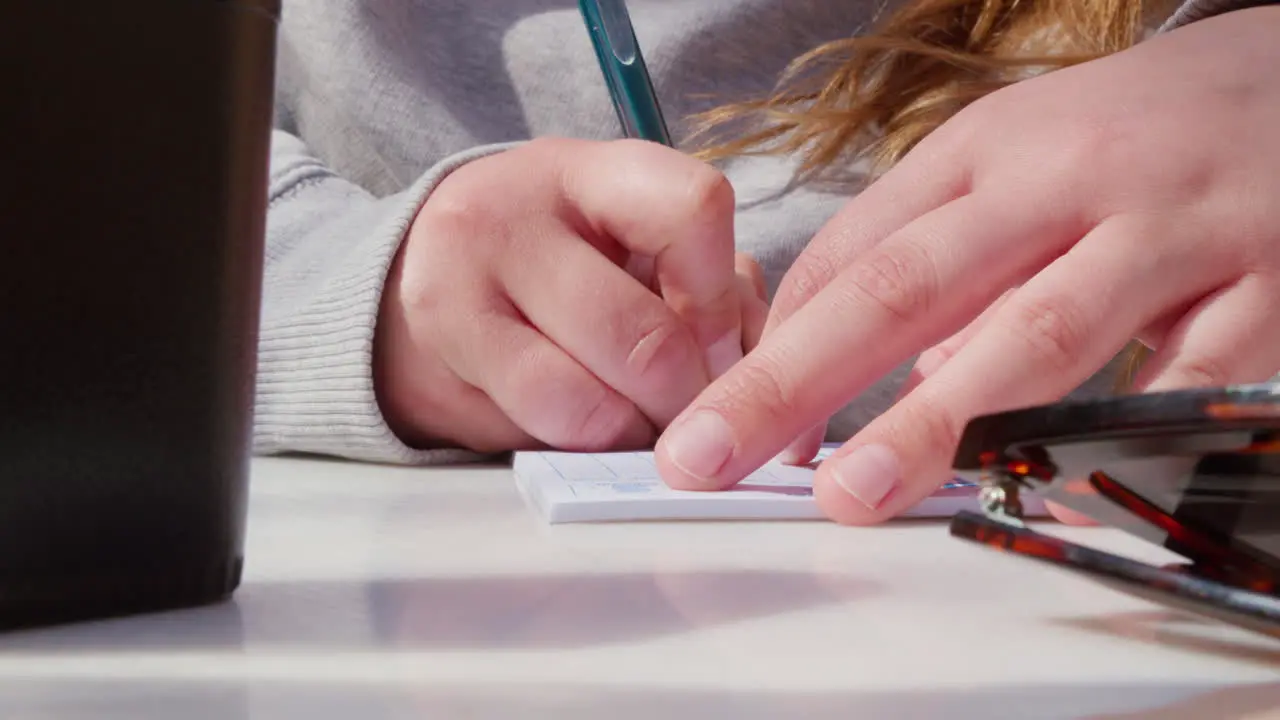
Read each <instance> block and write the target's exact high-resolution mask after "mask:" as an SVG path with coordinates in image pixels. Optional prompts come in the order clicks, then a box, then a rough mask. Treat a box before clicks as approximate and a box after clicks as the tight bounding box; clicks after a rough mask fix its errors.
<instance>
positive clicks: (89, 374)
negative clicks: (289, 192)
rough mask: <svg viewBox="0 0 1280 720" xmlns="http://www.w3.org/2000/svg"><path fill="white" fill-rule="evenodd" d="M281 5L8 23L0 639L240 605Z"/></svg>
mask: <svg viewBox="0 0 1280 720" xmlns="http://www.w3.org/2000/svg"><path fill="white" fill-rule="evenodd" d="M279 13H280V0H126V1H125V2H100V1H94V2H90V1H88V0H67V1H65V2H60V1H56V0H6V1H5V3H4V11H3V13H0V16H3V18H2V19H0V88H3V93H2V97H3V100H2V101H0V103H2V104H0V147H3V152H0V176H3V177H4V178H5V179H4V180H3V181H2V184H3V192H2V194H0V626H3V627H5V628H13V627H19V626H29V625H35V624H48V623H53V622H65V621H71V620H84V619H92V618H102V617H108V616H116V615H125V614H134V613H139V612H149V611H156V610H163V609H173V608H181V607H189V606H194V605H200V604H206V603H210V602H216V601H219V600H223V599H226V598H228V597H229V596H230V595H231V594H232V593H233V591H234V590H235V589H236V587H237V586H238V585H239V582H240V574H241V568H242V566H243V562H244V550H243V546H244V523H245V509H246V492H247V483H248V471H249V457H250V451H251V444H250V443H251V441H250V438H251V425H252V407H253V382H254V372H255V367H256V357H255V356H256V349H257V335H258V306H259V301H260V294H261V284H262V261H263V237H264V233H265V218H266V199H267V168H268V157H269V144H270V130H271V116H272V91H273V84H274V80H275V77H274V63H275V50H276V33H277V25H278V19H279Z"/></svg>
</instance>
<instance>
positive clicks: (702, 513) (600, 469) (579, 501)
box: [514, 447, 1045, 524]
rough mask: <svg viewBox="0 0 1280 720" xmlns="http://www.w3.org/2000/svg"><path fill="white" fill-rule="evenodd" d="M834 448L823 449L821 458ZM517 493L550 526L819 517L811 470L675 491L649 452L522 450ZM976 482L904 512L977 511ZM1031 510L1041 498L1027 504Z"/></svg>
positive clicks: (778, 468)
mask: <svg viewBox="0 0 1280 720" xmlns="http://www.w3.org/2000/svg"><path fill="white" fill-rule="evenodd" d="M833 449H834V447H826V448H823V450H822V452H821V453H819V455H818V458H819V459H822V458H825V457H826V456H827V455H829V454H830V452H831V451H832V450H833ZM514 470H515V473H514V474H515V480H516V485H517V487H519V489H520V492H521V493H522V494H523V495H524V496H525V498H526V499H527V500H528V502H529V504H531V505H532V506H533V507H534V509H535V510H536V511H537V512H538V513H540V514H541V515H542V516H543V518H544V519H545V520H546V521H547V522H548V523H552V524H557V523H578V522H605V521H627V520H820V519H824V518H825V516H824V515H823V514H822V512H821V511H820V510H819V509H818V507H817V504H816V502H815V501H814V498H813V473H814V471H813V469H812V468H809V467H795V466H791V465H784V464H782V463H779V462H776V461H775V462H771V463H769V464H768V465H765V466H764V467H762V468H760V469H759V470H757V471H756V472H754V473H752V474H751V475H749V476H747V477H746V478H745V479H744V480H743V481H742V482H741V483H739V484H738V485H737V486H736V487H734V488H733V489H730V490H725V491H721V492H690V491H682V490H672V489H671V488H669V487H667V485H666V484H665V483H664V482H663V481H662V479H661V478H660V477H659V476H658V470H657V467H656V466H655V465H654V461H653V453H652V452H618V453H565V452H520V453H516V456H515V467H514ZM977 497H978V493H977V487H976V486H974V485H972V484H970V483H966V482H963V481H958V480H957V481H955V482H952V483H948V484H947V485H945V486H943V487H942V488H940V489H939V490H938V491H937V492H936V493H934V494H933V495H932V496H930V497H928V498H926V499H925V500H924V501H922V502H921V503H919V504H918V505H916V506H915V507H914V508H912V509H911V510H909V511H908V512H906V513H904V514H903V515H902V517H916V518H920V517H931V518H945V517H950V516H952V515H954V514H955V513H956V512H957V511H959V510H962V509H969V510H977V509H978V499H977ZM1024 505H1025V512H1027V513H1028V514H1029V515H1044V514H1045V509H1044V506H1043V503H1040V502H1038V501H1037V500H1036V499H1035V498H1027V499H1026V500H1025V501H1024Z"/></svg>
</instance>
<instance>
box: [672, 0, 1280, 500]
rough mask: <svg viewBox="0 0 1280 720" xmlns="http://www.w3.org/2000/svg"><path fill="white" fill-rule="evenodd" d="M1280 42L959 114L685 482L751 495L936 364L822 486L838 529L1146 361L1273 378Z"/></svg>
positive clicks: (826, 242)
mask: <svg viewBox="0 0 1280 720" xmlns="http://www.w3.org/2000/svg"><path fill="white" fill-rule="evenodd" d="M1277 37H1280V7H1261V8H1257V9H1252V10H1241V11H1237V12H1233V13H1229V14H1226V15H1223V16H1220V17H1217V18H1213V19H1208V20H1202V21H1199V22H1196V23H1194V24H1192V25H1189V26H1187V27H1184V28H1182V29H1179V30H1175V31H1173V32H1170V33H1168V34H1165V35H1162V36H1158V37H1156V38H1153V39H1151V40H1149V41H1146V42H1143V43H1141V44H1139V45H1138V46H1136V47H1134V48H1132V49H1130V50H1127V51H1124V52H1121V53H1117V54H1115V55H1112V56H1109V57H1106V58H1103V59H1100V60H1096V61H1093V62H1091V63H1087V64H1083V65H1079V66H1076V67H1073V68H1069V69H1065V70H1060V71H1057V72H1053V73H1050V74H1047V75H1044V76H1041V77H1037V78H1034V79H1031V80H1027V81H1024V82H1021V83H1018V84H1016V85H1013V86H1010V87H1007V88H1005V89H1003V90H1000V91H998V92H996V93H993V94H992V95H990V96H988V97H987V98H985V99H983V100H981V101H979V102H977V103H975V104H973V105H971V106H970V107H969V108H967V109H966V110H964V111H963V112H961V113H959V114H958V115H957V116H956V117H954V118H953V119H952V120H951V121H950V122H948V123H946V124H944V125H943V126H942V127H941V128H939V129H938V130H937V131H936V132H934V133H933V134H932V135H930V136H929V137H928V138H927V139H926V140H925V141H924V142H922V143H921V144H920V145H919V146H918V147H916V148H915V149H914V150H913V151H912V152H911V153H909V154H908V156H907V157H906V158H904V160H903V161H902V162H901V163H900V164H899V165H898V166H897V167H895V168H894V169H893V170H891V171H890V172H888V173H887V174H886V175H885V176H884V177H883V178H881V179H880V180H879V181H878V182H876V183H875V184H873V185H872V186H871V187H870V188H868V189H867V190H866V191H865V192H863V193H862V194H860V195H859V196H858V197H857V198H855V199H854V200H853V201H852V202H850V203H849V204H848V205H847V206H846V207H845V208H844V209H843V210H842V211H841V212H840V213H839V214H838V215H837V216H836V217H835V218H833V220H832V221H831V222H830V223H829V224H828V225H827V226H826V227H825V228H824V229H823V230H822V231H821V232H820V233H819V235H818V236H817V237H816V238H815V239H814V240H813V242H812V243H811V245H810V247H809V248H808V249H807V250H806V251H805V253H804V254H803V255H802V256H801V257H800V258H799V259H798V260H797V263H796V265H795V266H794V267H793V268H792V269H791V271H790V272H789V273H788V274H787V276H786V278H785V279H784V281H783V283H782V286H781V288H780V290H779V292H778V293H777V297H776V300H775V306H774V308H773V311H772V316H771V317H770V320H769V325H768V328H767V331H766V334H765V337H764V339H763V341H762V342H761V344H760V345H759V346H758V347H757V348H756V349H755V350H754V351H753V352H751V353H750V354H749V355H748V356H747V358H746V359H745V360H743V361H742V362H740V363H738V364H737V365H736V366H735V367H734V368H733V369H732V370H730V371H729V372H728V373H727V374H725V375H724V376H722V377H721V378H720V379H719V380H718V381H716V382H714V383H713V384H712V385H711V386H710V387H709V388H708V389H707V390H705V391H704V392H703V393H702V394H701V395H700V396H699V397H698V398H697V399H696V400H695V401H694V402H693V403H692V404H691V405H690V406H689V407H688V408H687V409H686V410H684V411H683V412H682V413H681V414H680V415H679V416H678V417H677V419H676V420H675V422H674V423H673V424H672V426H671V427H670V428H669V429H668V430H667V432H666V433H665V434H664V435H663V436H662V438H661V439H660V441H659V443H658V448H657V458H658V463H659V467H660V469H661V471H662V474H663V477H664V478H666V480H667V482H668V483H669V484H670V485H672V486H674V487H677V488H684V489H703V490H713V489H720V488H725V487H728V486H731V485H733V484H734V483H736V482H737V481H738V480H740V479H741V478H742V477H743V476H745V475H746V474H747V473H749V472H750V471H751V470H753V469H754V468H757V467H759V466H760V465H761V464H763V463H764V462H766V461H768V460H769V459H770V458H772V457H774V456H775V455H776V454H778V453H779V451H782V450H783V449H784V448H785V447H786V446H787V445H788V444H789V443H791V442H792V441H793V440H795V439H796V438H798V437H801V436H802V435H803V434H805V432H806V430H809V429H811V428H814V427H818V428H821V427H822V426H823V424H824V423H825V421H826V419H827V418H829V417H830V416H831V415H832V414H833V413H834V412H835V411H836V410H838V409H839V408H840V407H842V406H843V405H844V404H845V403H847V402H848V401H849V400H850V399H852V398H853V397H855V396H856V395H858V394H859V393H860V392H861V391H862V390H863V389H865V388H866V387H867V386H868V385H870V384H871V383H872V382H874V381H875V380H876V379H878V378H879V377H881V376H883V375H884V374H885V373H886V372H888V371H889V370H890V369H892V368H894V367H896V366H897V365H899V364H901V363H903V362H905V361H906V360H908V359H909V358H911V357H912V356H914V355H916V354H917V353H922V351H923V353H922V354H921V355H920V357H919V360H918V363H917V366H916V373H915V375H916V378H915V380H914V381H913V386H912V387H911V389H910V390H909V392H907V393H906V394H905V395H904V396H903V397H902V399H901V400H899V401H898V402H897V403H896V404H895V405H894V406H893V407H892V408H890V409H889V410H888V411H887V412H886V413H885V414H883V415H882V416H881V417H879V418H877V419H876V420H875V421H873V422H872V423H870V424H869V425H868V426H867V427H865V428H864V429H863V430H862V431H861V432H860V433H859V434H858V435H857V436H856V437H854V438H853V439H852V440H850V441H849V442H848V443H847V444H846V445H845V446H844V447H843V448H841V449H840V450H839V451H838V452H837V453H836V454H835V457H833V458H832V459H830V460H828V461H826V462H825V463H823V465H822V467H821V468H819V470H818V473H817V477H816V478H815V483H816V485H815V491H816V494H817V500H818V503H819V505H820V506H821V507H822V509H823V510H824V511H825V512H826V514H827V515H828V516H830V517H831V518H832V519H834V520H836V521H839V522H842V523H848V524H868V523H875V522H879V521H882V520H885V519H887V518H890V517H893V516H894V515H897V514H898V513H900V512H902V511H903V510H905V509H907V508H908V507H910V506H911V505H914V504H915V503H916V502H918V501H919V500H921V499H922V498H924V497H925V496H927V495H928V494H930V493H931V492H933V491H934V490H935V489H936V488H937V487H938V485H939V484H940V483H941V482H942V481H944V480H945V479H947V478H948V477H950V465H951V459H952V453H953V452H954V450H955V446H956V443H957V441H958V436H959V433H960V432H961V431H962V429H963V428H964V425H965V423H966V422H967V421H968V420H969V419H970V418H972V417H973V416H975V415H979V414H983V413H988V412H994V411H999V410H1004V409H1009V408H1013V407H1018V406H1026V405H1031V404H1038V403H1043V402H1053V401H1055V400H1057V399H1060V398H1062V397H1063V396H1064V395H1066V394H1067V393H1069V392H1070V391H1071V390H1073V389H1074V388H1076V387H1078V386H1079V385H1080V384H1081V383H1082V382H1083V381H1085V380H1086V379H1088V378H1089V377H1090V376H1091V375H1093V374H1094V373H1096V372H1098V371H1099V370H1100V369H1101V368H1102V367H1103V366H1104V365H1106V364H1107V363H1108V362H1109V361H1110V360H1111V359H1112V358H1114V357H1115V355H1116V354H1117V353H1118V352H1119V351H1120V350H1121V349H1122V348H1123V346H1124V345H1125V344H1126V343H1127V342H1129V341H1130V340H1131V339H1132V338H1135V337H1137V338H1140V339H1142V341H1143V342H1145V343H1146V344H1147V345H1149V346H1150V347H1152V348H1153V349H1155V353H1154V355H1153V356H1152V357H1151V358H1150V360H1149V361H1148V362H1147V364H1146V366H1145V369H1144V371H1143V372H1142V373H1141V374H1140V375H1139V376H1138V378H1137V388H1136V389H1146V390H1156V389H1170V388H1175V387H1188V386H1218V385H1225V384H1231V383H1240V382H1252V381H1265V380H1267V379H1269V378H1271V377H1272V376H1273V375H1274V374H1275V373H1276V371H1277V370H1280V80H1277V79H1276V76H1275V74H1274V73H1275V68H1277V67H1280V42H1277V40H1276V38H1277ZM1002 296H1003V297H1002ZM997 299H1000V300H1001V302H999V303H998V304H996V303H995V301H996V300H997ZM993 304H994V306H993ZM989 307H991V311H990V312H986V313H984V311H985V310H987V309H988V308H989ZM814 449H815V448H814V447H813V445H812V444H810V446H809V447H808V448H806V449H805V454H809V455H810V457H811V453H812V451H813V450H814ZM803 459H808V458H803Z"/></svg>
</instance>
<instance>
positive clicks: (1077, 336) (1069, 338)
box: [1006, 297, 1088, 373]
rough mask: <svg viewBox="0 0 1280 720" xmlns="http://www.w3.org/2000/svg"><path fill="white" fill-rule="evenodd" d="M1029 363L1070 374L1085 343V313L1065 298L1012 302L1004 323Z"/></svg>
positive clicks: (1086, 329)
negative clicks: (1025, 354)
mask: <svg viewBox="0 0 1280 720" xmlns="http://www.w3.org/2000/svg"><path fill="white" fill-rule="evenodd" d="M1006 328H1007V330H1008V331H1009V332H1011V333H1013V335H1014V336H1015V337H1016V338H1017V339H1018V341H1019V343H1020V345H1021V348H1020V350H1021V351H1022V352H1025V353H1027V355H1028V358H1027V359H1028V361H1029V362H1030V363H1031V364H1043V365H1044V366H1045V367H1047V368H1048V369H1050V370H1052V371H1054V372H1058V373H1066V372H1069V371H1070V370H1071V369H1072V368H1073V367H1074V366H1075V364H1076V361H1077V356H1078V354H1079V352H1080V350H1081V348H1083V347H1085V343H1086V342H1087V340H1088V337H1087V332H1088V328H1087V327H1086V323H1085V321H1084V314H1083V313H1082V312H1081V310H1080V309H1079V306H1078V305H1077V303H1076V302H1075V301H1073V300H1070V299H1068V298H1066V297H1058V298H1052V299H1037V300H1028V301H1024V302H1020V303H1011V305H1010V316H1009V318H1008V321H1007V323H1006Z"/></svg>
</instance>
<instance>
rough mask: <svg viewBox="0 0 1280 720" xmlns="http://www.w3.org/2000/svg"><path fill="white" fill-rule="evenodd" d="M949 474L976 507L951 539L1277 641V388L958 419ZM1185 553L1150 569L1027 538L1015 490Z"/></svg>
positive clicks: (957, 520)
mask: <svg viewBox="0 0 1280 720" xmlns="http://www.w3.org/2000/svg"><path fill="white" fill-rule="evenodd" d="M954 465H955V470H956V471H957V473H958V474H959V475H960V476H961V477H962V478H964V479H966V480H969V481H971V482H974V483H977V484H978V485H980V486H981V491H980V492H981V495H980V497H981V500H982V512H980V513H979V512H967V511H966V512H961V513H959V514H957V515H956V516H955V517H954V519H953V520H952V523H951V534H952V535H953V536H955V537H958V538H961V539H964V540H969V541H972V542H977V543H980V544H982V545H986V546H989V547H993V548H996V549H1000V550H1005V551H1008V552H1012V553H1014V554H1016V555H1019V556H1023V557H1027V558H1032V559H1035V560H1040V561H1042V562H1048V563H1050V564H1053V565H1056V566H1058V567H1061V568H1065V569H1068V570H1072V571H1075V572H1080V573H1084V574H1086V575H1087V576H1089V577H1091V578H1093V579H1094V580H1097V581H1100V582H1102V583H1104V584H1106V585H1108V586H1111V587H1113V588H1115V589H1119V590H1122V591H1124V592H1128V593H1131V594H1134V595H1137V596H1140V597H1143V598H1146V599H1148V600H1152V601H1155V602H1158V603H1162V604H1165V605H1167V606H1172V607H1176V608H1178V609H1181V610H1184V611H1190V612H1194V613H1197V614H1199V615H1203V616H1208V617H1212V618H1216V619H1218V620H1221V621H1225V622H1229V623H1232V624H1235V625H1238V626H1241V627H1245V628H1248V629H1250V630H1255V631H1258V632H1262V633H1265V634H1267V635H1271V636H1274V637H1280V583H1278V582H1277V581H1278V579H1280V385H1274V384H1266V385H1248V386H1239V387H1228V388H1215V389H1199V390H1183V391H1174V392H1165V393H1152V394H1146V395H1133V396H1124V397H1117V398H1108V399H1104V400H1096V401H1088V402H1063V403H1057V404H1053V405H1045V406H1040V407H1033V408H1027V409H1021V410H1014V411H1010V412H1004V413H998V414H994V415H986V416H982V417H978V418H975V419H973V420H972V421H970V422H969V424H968V425H967V426H966V428H965V432H964V435H963V437H962V439H961V441H960V445H959V448H958V450H957V452H956V456H955V462H954ZM1023 492H1032V493H1035V494H1036V495H1037V496H1038V497H1042V498H1044V499H1045V500H1051V501H1053V502H1056V503H1058V504H1059V505H1061V506H1063V507H1065V508H1068V509H1070V510H1074V511H1076V512H1078V513H1081V514H1083V515H1086V516H1088V517H1090V518H1092V519H1093V520H1095V521H1097V522H1098V523H1100V524H1102V525H1106V526H1111V527H1114V528H1118V529H1121V530H1124V531H1126V532H1128V533H1130V534H1132V535H1135V536H1137V537H1139V538H1142V539H1144V540H1147V541H1150V542H1152V543H1155V544H1157V545H1160V546H1162V547H1164V548H1166V549H1168V550H1170V551H1172V552H1173V553H1175V554H1177V555H1179V556H1181V557H1182V558H1185V560H1186V562H1185V563H1178V564H1174V565H1170V566H1163V567H1158V566H1155V565H1150V564H1146V563H1142V562H1138V561H1136V560H1133V559H1130V558H1126V557H1122V556H1119V555H1114V554H1111V553H1106V552H1101V551H1099V550H1096V549H1092V548H1088V547H1084V546H1081V545H1078V544H1074V543H1070V542H1066V541H1064V540H1061V539H1058V538H1056V537H1053V536H1051V535H1046V534H1043V533H1040V532H1036V531H1035V530H1032V529H1030V528H1028V527H1027V526H1026V525H1025V524H1024V523H1023V518H1022V513H1021V503H1020V500H1019V495H1020V493H1023Z"/></svg>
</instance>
